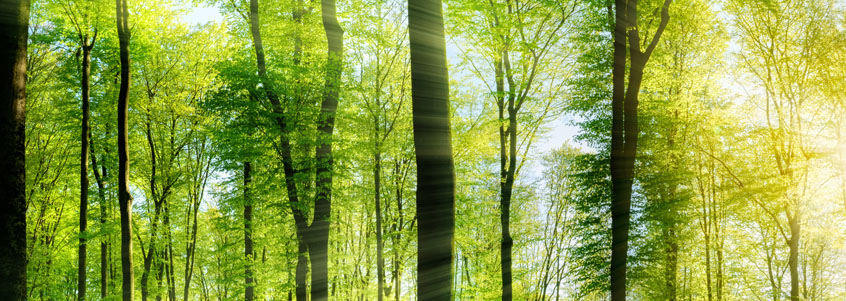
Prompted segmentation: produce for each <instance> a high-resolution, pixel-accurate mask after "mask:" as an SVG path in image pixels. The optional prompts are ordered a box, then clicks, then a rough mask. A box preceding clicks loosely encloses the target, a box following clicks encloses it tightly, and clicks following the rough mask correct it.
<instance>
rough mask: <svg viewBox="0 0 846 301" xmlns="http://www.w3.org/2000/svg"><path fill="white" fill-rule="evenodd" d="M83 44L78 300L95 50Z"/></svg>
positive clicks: (81, 296)
mask: <svg viewBox="0 0 846 301" xmlns="http://www.w3.org/2000/svg"><path fill="white" fill-rule="evenodd" d="M79 38H80V42H81V43H82V45H81V46H82V80H81V82H82V83H81V85H82V87H81V88H82V131H81V134H80V148H81V150H80V162H79V252H78V257H77V258H78V260H79V262H78V265H77V288H76V291H77V300H80V301H83V300H85V291H86V288H85V286H86V285H85V284H86V282H85V280H86V278H87V276H86V272H87V270H86V268H85V259H86V257H87V250H86V247H87V244H88V243H87V238H86V236H87V234H86V233H85V231H88V147H89V142H88V138H89V136H90V133H89V131H90V128H89V124H88V122H89V121H88V119H89V116H90V115H91V113H90V103H89V95H90V93H89V87H90V85H89V79H90V77H91V49H92V48H94V39H96V38H97V36H96V34H95V36H94V39H92V40H91V42H90V43H89V42H88V36H87V35H85V36H83V35H82V34H80V36H79Z"/></svg>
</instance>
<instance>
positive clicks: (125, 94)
mask: <svg viewBox="0 0 846 301" xmlns="http://www.w3.org/2000/svg"><path fill="white" fill-rule="evenodd" d="M115 2H116V3H117V7H116V10H117V28H118V41H119V45H120V92H119V93H118V203H119V204H120V236H121V247H120V257H121V266H122V271H123V300H124V301H131V300H132V293H133V289H134V287H135V285H134V282H135V277H134V276H133V273H132V196H131V195H130V194H129V149H128V147H127V142H128V141H127V140H128V138H127V135H128V132H127V127H126V115H127V109H128V106H129V81H130V78H129V75H130V73H129V67H130V66H129V39H130V33H129V25H128V24H129V21H128V20H127V19H129V10H128V8H127V4H126V0H115Z"/></svg>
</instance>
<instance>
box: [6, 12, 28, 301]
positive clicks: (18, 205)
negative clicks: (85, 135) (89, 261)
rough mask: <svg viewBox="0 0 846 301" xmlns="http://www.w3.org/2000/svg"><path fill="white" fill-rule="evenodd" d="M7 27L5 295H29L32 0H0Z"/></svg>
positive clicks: (17, 296)
mask: <svg viewBox="0 0 846 301" xmlns="http://www.w3.org/2000/svg"><path fill="white" fill-rule="evenodd" d="M0 23H1V24H2V28H3V33H2V36H3V41H4V42H3V46H2V47H0V49H2V51H3V53H2V57H3V58H2V60H0V73H1V74H3V77H2V84H0V94H2V96H0V97H2V99H3V100H2V105H0V106H2V109H0V139H3V141H7V143H8V144H7V146H6V147H3V150H2V151H0V160H2V161H3V163H2V165H0V166H2V167H3V170H4V172H3V176H2V178H0V194H2V195H3V198H4V200H3V201H2V203H3V204H2V208H0V210H1V211H2V212H3V213H2V220H3V222H2V228H3V229H2V230H0V243H3V245H5V246H6V247H4V248H3V251H2V252H0V270H2V271H0V281H2V282H3V284H2V285H0V295H4V296H7V297H9V298H12V299H17V300H23V299H26V293H27V285H26V283H27V273H26V262H27V256H26V250H27V243H26V232H27V231H26V207H27V206H26V205H27V202H26V192H25V191H26V186H25V185H26V184H25V183H26V181H25V179H26V157H25V154H26V149H25V145H24V141H25V139H26V138H25V131H24V129H25V123H26V109H25V106H26V70H27V69H26V68H27V67H26V66H27V60H26V54H27V36H28V33H29V31H28V24H29V1H28V0H23V1H7V2H4V3H3V4H2V5H0Z"/></svg>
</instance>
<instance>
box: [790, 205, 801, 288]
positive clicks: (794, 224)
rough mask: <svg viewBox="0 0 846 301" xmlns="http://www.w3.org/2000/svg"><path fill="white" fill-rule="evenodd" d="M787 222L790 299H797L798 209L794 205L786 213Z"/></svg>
mask: <svg viewBox="0 0 846 301" xmlns="http://www.w3.org/2000/svg"><path fill="white" fill-rule="evenodd" d="M787 217H788V223H789V224H790V240H789V241H788V246H789V247H790V257H788V260H787V263H788V265H789V266H790V301H799V300H800V299H799V235H800V231H799V230H800V226H799V218H800V217H799V209H798V206H796V207H794V209H793V213H792V214H791V213H788V214H787Z"/></svg>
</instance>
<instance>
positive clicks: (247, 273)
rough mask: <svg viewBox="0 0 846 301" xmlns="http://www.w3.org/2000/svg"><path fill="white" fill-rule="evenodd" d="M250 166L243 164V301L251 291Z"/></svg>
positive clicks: (251, 221) (251, 212)
mask: <svg viewBox="0 0 846 301" xmlns="http://www.w3.org/2000/svg"><path fill="white" fill-rule="evenodd" d="M251 173H252V165H251V164H250V162H244V258H245V259H246V261H247V263H246V264H245V265H244V284H245V285H246V289H245V290H244V299H245V300H247V301H252V300H253V297H254V291H253V286H254V285H253V270H252V263H253V201H252V199H251V198H250V183H251V182H252V175H251Z"/></svg>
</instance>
